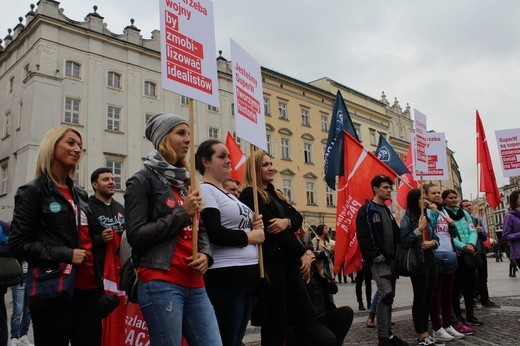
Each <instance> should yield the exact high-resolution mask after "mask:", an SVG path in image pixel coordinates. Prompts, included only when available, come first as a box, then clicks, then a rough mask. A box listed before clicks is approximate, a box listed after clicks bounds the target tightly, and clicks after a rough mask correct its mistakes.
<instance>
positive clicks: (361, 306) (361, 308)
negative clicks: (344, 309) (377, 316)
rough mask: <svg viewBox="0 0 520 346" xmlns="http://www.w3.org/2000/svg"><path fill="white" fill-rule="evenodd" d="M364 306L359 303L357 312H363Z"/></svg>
mask: <svg viewBox="0 0 520 346" xmlns="http://www.w3.org/2000/svg"><path fill="white" fill-rule="evenodd" d="M365 310H366V309H365V306H364V305H363V303H359V311H365Z"/></svg>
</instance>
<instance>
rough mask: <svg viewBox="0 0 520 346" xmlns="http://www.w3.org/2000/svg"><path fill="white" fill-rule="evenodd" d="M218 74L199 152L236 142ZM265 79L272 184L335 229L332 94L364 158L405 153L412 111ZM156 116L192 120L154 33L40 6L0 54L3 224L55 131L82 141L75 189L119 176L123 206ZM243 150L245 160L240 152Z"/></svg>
mask: <svg viewBox="0 0 520 346" xmlns="http://www.w3.org/2000/svg"><path fill="white" fill-rule="evenodd" d="M217 69H218V79H219V98H220V107H218V108H216V107H212V106H208V105H206V104H203V103H200V102H197V101H195V102H194V120H195V130H194V131H192V132H193V134H192V139H193V140H194V141H195V145H197V144H198V143H200V142H201V141H203V140H205V139H208V138H215V139H219V140H222V141H224V140H225V138H226V134H227V132H228V131H229V132H231V133H234V128H235V125H234V123H235V119H234V114H233V113H234V105H233V94H232V90H233V88H232V71H231V67H230V62H229V61H228V60H226V59H225V58H224V57H223V56H219V57H217ZM262 78H263V92H264V110H265V114H266V134H267V142H268V146H269V153H270V154H271V155H272V156H273V160H274V163H275V167H276V169H277V170H278V173H279V174H278V175H277V178H276V181H275V185H276V187H277V188H279V189H281V190H282V191H284V193H285V194H286V195H287V196H289V197H290V199H291V201H292V203H293V204H294V206H295V207H296V208H297V209H298V210H299V211H300V212H302V214H303V215H304V216H305V219H306V221H307V222H308V225H311V224H320V223H325V224H327V225H330V226H333V225H334V224H335V212H336V193H335V191H332V190H330V189H328V188H327V187H326V184H325V181H324V173H323V157H324V148H325V143H326V140H327V135H328V128H329V125H330V120H331V116H332V115H331V113H332V106H333V102H334V97H335V94H336V92H337V90H340V91H341V93H342V95H343V97H344V98H345V101H346V104H347V107H348V109H349V112H350V115H351V117H352V120H353V122H354V124H355V125H356V129H357V131H358V135H359V137H360V138H361V140H362V143H363V144H364V145H365V146H366V147H367V148H368V149H369V150H371V151H375V149H376V147H377V143H378V139H379V133H382V134H384V135H386V136H387V138H389V141H390V143H391V144H392V145H393V146H394V148H395V149H396V150H397V151H398V152H399V153H401V154H403V155H405V154H406V150H407V149H408V142H407V141H408V139H407V136H408V135H409V133H410V132H411V124H412V123H411V120H410V114H409V113H410V112H409V107H407V109H406V110H405V111H404V112H403V111H402V110H401V109H400V107H399V106H398V104H396V103H394V104H393V105H391V106H390V105H389V103H388V102H387V101H386V98H385V97H382V99H381V100H378V99H375V98H372V97H370V96H367V95H365V94H363V93H361V92H359V91H356V90H354V89H352V88H349V87H347V86H346V85H343V84H341V83H339V82H336V81H334V80H332V79H330V78H321V79H319V80H316V81H313V82H311V83H306V82H303V81H299V80H297V79H294V78H292V77H290V76H287V75H284V74H282V73H280V72H276V71H274V70H271V69H268V68H265V67H263V68H262ZM159 112H170V113H174V114H179V115H182V116H184V117H185V118H186V119H187V118H188V99H187V98H186V97H183V96H181V95H178V94H175V93H171V92H168V91H164V90H163V89H162V87H161V72H160V41H159V31H157V30H154V31H153V32H152V33H151V37H150V38H148V39H146V38H143V36H142V35H141V32H140V30H139V29H138V28H137V27H136V26H134V24H133V20H131V21H130V20H129V24H128V26H126V27H125V28H122V34H117V33H114V32H111V31H109V30H108V29H107V26H106V23H105V21H104V18H103V17H102V15H101V14H100V13H98V12H97V9H96V8H95V7H94V10H93V12H91V13H89V14H87V16H86V17H85V20H84V21H77V20H74V19H71V18H68V17H67V16H66V15H65V14H64V12H63V11H62V10H61V9H60V8H59V2H57V1H52V0H41V1H39V2H38V7H37V8H31V9H29V11H28V13H27V14H26V16H25V21H24V20H22V21H20V23H19V24H18V25H17V26H15V27H14V30H13V31H12V32H10V33H9V35H8V36H7V37H5V39H4V42H3V43H2V44H0V117H1V118H0V125H1V126H2V128H1V132H0V136H1V138H0V218H1V219H3V220H10V218H11V217H12V211H13V207H14V194H15V193H16V189H17V188H18V186H20V185H22V184H24V183H26V182H27V181H29V180H31V179H32V178H33V175H34V169H35V163H36V156H37V152H38V146H39V142H40V140H41V138H42V136H43V134H44V133H45V132H46V131H47V130H48V129H49V128H51V127H53V126H57V125H67V126H71V127H73V128H75V129H76V130H78V131H79V132H80V133H81V134H82V136H83V142H84V145H83V149H84V153H83V157H82V160H81V162H80V165H79V168H78V171H77V173H76V176H75V179H76V182H77V183H78V184H79V185H80V186H83V187H84V188H85V189H86V190H87V192H89V193H93V191H92V189H91V186H90V173H91V172H92V171H93V170H94V169H96V168H98V167H102V166H108V167H110V168H112V169H113V171H114V173H115V176H116V181H117V193H116V196H115V198H116V199H117V200H119V201H120V202H123V193H124V188H125V181H126V179H128V178H129V177H130V176H131V175H132V174H133V173H134V172H136V171H137V170H139V169H140V168H141V167H142V159H141V158H142V157H143V156H145V155H146V154H147V153H148V152H149V150H150V149H151V144H150V143H149V142H148V141H147V140H146V139H145V138H144V128H145V122H146V120H147V119H148V118H149V117H150V116H152V115H153V114H156V113H159ZM240 145H241V146H242V149H243V151H244V152H245V153H246V154H247V153H249V148H248V146H247V143H240ZM459 176H460V174H459ZM367 183H368V180H367Z"/></svg>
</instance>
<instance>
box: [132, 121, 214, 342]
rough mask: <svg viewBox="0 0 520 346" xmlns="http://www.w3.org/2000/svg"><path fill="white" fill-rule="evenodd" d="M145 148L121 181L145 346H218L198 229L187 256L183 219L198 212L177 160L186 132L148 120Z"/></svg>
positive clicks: (203, 239)
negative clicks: (135, 168)
mask: <svg viewBox="0 0 520 346" xmlns="http://www.w3.org/2000/svg"><path fill="white" fill-rule="evenodd" d="M145 133H146V138H147V139H148V140H149V141H150V142H152V144H153V146H154V148H155V149H153V150H152V151H151V152H150V153H149V154H148V156H147V157H146V158H145V161H144V168H143V169H141V170H140V171H139V172H137V173H136V174H134V175H133V176H132V177H131V178H130V179H128V181H127V182H126V192H125V219H126V226H127V238H128V242H129V243H130V245H131V246H132V256H133V259H134V264H135V266H136V267H137V278H138V280H139V285H138V294H137V295H138V302H139V306H140V307H141V310H142V312H143V316H144V319H145V320H146V324H147V327H148V332H149V336H150V343H151V345H160V346H170V345H181V340H182V336H184V337H185V338H186V340H187V341H188V343H189V344H190V345H222V342H221V340H220V334H219V329H218V325H217V320H216V318H215V313H214V311H213V307H212V306H211V303H210V301H209V298H208V296H207V294H206V290H205V288H204V278H203V275H204V273H205V272H206V270H207V269H208V267H209V266H210V265H211V264H212V263H213V259H212V253H211V248H210V246H209V241H208V237H207V234H206V232H205V229H204V227H203V225H202V224H201V225H200V227H199V234H198V256H197V258H196V259H193V257H192V230H191V219H192V217H193V216H195V215H196V214H197V213H198V211H199V210H200V208H201V205H202V200H201V197H200V195H199V191H198V190H195V191H191V190H190V189H189V188H188V182H189V172H188V170H187V169H186V163H185V158H186V155H187V153H188V150H189V144H190V129H189V127H188V124H187V122H186V120H184V118H182V117H181V116H178V115H172V114H167V113H160V114H157V115H155V116H153V117H152V118H150V120H148V123H147V124H146V132H145Z"/></svg>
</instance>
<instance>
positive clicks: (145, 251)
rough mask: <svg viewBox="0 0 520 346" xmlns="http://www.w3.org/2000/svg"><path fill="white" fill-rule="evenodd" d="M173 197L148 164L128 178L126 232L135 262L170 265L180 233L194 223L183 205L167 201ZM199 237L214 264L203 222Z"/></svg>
mask: <svg viewBox="0 0 520 346" xmlns="http://www.w3.org/2000/svg"><path fill="white" fill-rule="evenodd" d="M150 184H153V186H151V185H150ZM152 193H153V196H152V195H151V194H152ZM172 199H173V200H174V201H176V199H177V198H176V197H175V195H174V194H173V191H172V188H171V187H170V186H169V185H168V184H166V183H164V182H163V181H162V180H161V179H159V177H158V176H157V174H156V173H155V172H153V171H152V170H150V169H148V168H143V169H142V170H140V171H139V172H137V173H136V174H134V175H133V176H132V177H131V178H130V179H128V181H127V182H126V192H125V223H126V233H127V238H128V242H129V244H130V245H131V246H132V256H133V258H134V260H135V261H136V262H134V263H136V266H138V267H147V268H157V269H162V270H169V269H170V266H171V260H172V257H173V254H174V252H175V244H176V243H177V236H178V235H179V232H180V231H182V229H183V228H184V227H186V226H189V225H190V224H191V218H190V216H189V215H188V214H187V213H186V211H185V210H184V208H181V207H179V206H174V207H173V208H172V207H170V206H169V204H170V205H171V203H167V201H171V200H172ZM175 204H177V203H175ZM198 240H199V241H198V250H199V252H201V253H204V254H206V255H207V256H208V265H209V266H211V265H212V264H213V258H212V252H211V248H210V246H209V240H208V235H207V234H206V231H205V229H204V225H203V224H202V222H201V223H200V225H199V239H198Z"/></svg>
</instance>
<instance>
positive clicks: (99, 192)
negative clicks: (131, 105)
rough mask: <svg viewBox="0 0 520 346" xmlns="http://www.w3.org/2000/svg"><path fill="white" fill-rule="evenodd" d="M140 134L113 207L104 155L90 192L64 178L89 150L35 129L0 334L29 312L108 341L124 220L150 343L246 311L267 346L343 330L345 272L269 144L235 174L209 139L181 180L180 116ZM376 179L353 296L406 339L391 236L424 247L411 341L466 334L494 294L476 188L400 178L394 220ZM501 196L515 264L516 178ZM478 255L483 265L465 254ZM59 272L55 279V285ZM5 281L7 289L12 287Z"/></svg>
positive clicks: (382, 335) (234, 326)
mask: <svg viewBox="0 0 520 346" xmlns="http://www.w3.org/2000/svg"><path fill="white" fill-rule="evenodd" d="M145 135H146V138H147V139H148V140H149V141H150V142H151V144H152V145H153V149H152V151H151V152H150V153H149V154H148V155H147V156H146V157H145V158H144V162H143V168H142V169H141V170H140V171H138V172H137V173H135V174H134V175H132V176H131V177H130V178H129V179H128V180H127V182H126V190H125V194H124V207H123V205H122V204H121V203H119V202H117V201H115V200H114V199H113V195H114V193H115V181H114V175H113V172H112V171H111V170H110V169H108V168H99V169H96V170H95V171H94V172H92V175H91V184H92V188H93V190H94V195H92V196H90V198H89V197H88V196H87V193H86V192H85V191H84V190H83V189H82V188H81V187H79V186H78V185H77V184H75V183H74V181H73V179H72V177H73V176H74V174H75V173H76V168H77V164H78V161H79V159H80V157H81V155H82V153H83V150H82V145H83V141H82V137H81V134H80V133H79V132H78V131H77V130H75V129H74V128H70V127H65V126H58V127H55V128H53V129H51V130H49V131H48V132H47V133H46V134H45V136H44V137H43V139H42V141H41V143H40V148H39V153H38V160H37V165H36V177H35V179H34V180H32V181H31V182H29V183H27V184H25V185H23V186H21V187H19V188H18V191H17V193H16V196H15V209H14V213H13V220H12V222H11V223H10V224H8V223H4V222H2V224H1V228H0V230H2V233H1V234H0V246H1V247H0V250H1V252H2V255H3V256H13V257H15V258H17V259H19V260H20V264H21V266H22V267H23V268H24V282H23V283H22V284H21V285H17V286H14V287H12V294H13V314H12V315H13V318H12V320H11V322H12V323H11V337H10V338H9V336H8V334H7V330H8V329H7V322H6V319H7V315H6V313H5V303H4V300H3V299H2V304H3V305H4V306H1V307H0V313H1V315H0V317H1V319H0V323H1V324H2V325H1V326H0V327H1V328H0V338H1V340H0V345H7V344H8V342H9V344H10V345H29V341H28V337H27V333H28V329H29V323H30V321H31V320H32V323H33V334H34V342H35V344H36V345H38V346H40V345H44V346H45V345H52V346H61V345H63V346H66V345H69V343H70V344H72V345H86V346H97V345H102V344H106V343H104V342H103V341H102V340H105V339H104V336H103V333H104V329H103V323H104V318H105V317H106V316H108V315H109V314H110V313H111V312H112V311H113V310H114V309H116V308H117V307H118V306H120V305H121V301H120V299H119V298H118V297H117V295H116V296H112V295H110V294H107V293H105V289H106V287H107V285H114V284H115V285H116V286H117V283H112V282H110V281H108V280H107V278H106V277H105V273H106V272H107V266H111V265H114V263H113V261H112V260H110V261H108V254H110V255H111V256H119V246H120V244H121V242H122V236H123V234H125V235H124V236H123V239H126V240H127V242H128V244H129V245H130V246H131V248H132V250H131V258H132V261H133V262H132V263H133V265H134V267H135V272H136V277H137V281H138V284H137V302H138V304H139V307H140V310H141V312H142V314H143V316H144V320H145V321H146V327H147V331H148V336H149V340H150V344H151V345H164V346H168V345H181V344H182V343H183V342H187V344H189V345H192V346H195V345H204V346H207V345H232V346H240V345H242V340H243V338H244V336H245V332H246V327H247V325H248V323H251V324H253V325H258V326H260V327H261V342H262V345H341V344H343V342H344V340H345V337H346V335H347V333H348V331H349V329H350V326H351V324H352V321H353V316H354V312H353V310H352V309H351V308H350V307H347V306H340V307H338V306H336V304H335V299H334V294H335V293H337V292H338V286H337V283H336V282H335V279H334V278H335V274H337V275H338V277H339V278H341V277H342V273H335V272H334V267H333V257H334V250H335V244H334V240H333V239H331V234H330V228H329V227H328V226H326V225H317V226H312V227H310V229H309V230H308V232H304V231H303V229H304V227H303V222H304V220H303V217H302V215H301V214H300V212H298V210H296V209H295V208H294V206H293V205H292V204H291V203H290V201H289V200H288V198H287V197H286V196H285V195H284V194H283V193H282V192H281V191H280V190H279V189H277V188H276V187H275V186H274V184H273V183H274V180H275V174H276V170H275V168H274V167H273V161H272V159H271V157H270V156H269V155H268V154H267V153H265V152H262V151H256V152H253V153H251V155H250V156H249V157H248V158H247V161H246V165H247V167H248V169H247V170H246V171H245V175H244V181H243V184H241V182H239V181H236V180H234V179H230V178H229V174H230V171H231V162H230V159H229V151H228V149H227V148H226V146H225V145H224V144H223V143H221V142H220V141H217V140H206V141H204V142H202V143H200V144H199V145H198V149H197V151H196V153H195V157H194V160H195V167H196V170H197V171H198V173H200V176H201V177H202V178H201V179H200V183H199V184H197V185H196V186H191V185H190V174H191V175H193V174H195V173H196V172H190V171H189V169H188V165H187V155H188V152H189V147H190V140H191V135H190V128H189V125H188V123H187V122H186V120H184V118H182V117H180V116H177V115H172V114H167V113H160V114H157V115H155V116H153V117H151V118H150V119H149V120H148V122H147V125H146V131H145ZM370 184H371V187H372V190H373V193H374V197H373V199H372V200H369V201H367V202H366V204H365V205H363V206H362V207H361V208H360V209H359V212H358V214H357V217H356V228H357V238H358V241H359V247H360V250H361V253H362V256H363V262H362V263H363V265H362V268H361V269H360V270H359V271H358V272H357V273H356V295H357V300H358V308H359V310H366V309H367V308H368V309H369V310H370V312H369V316H368V320H367V326H368V327H377V337H378V342H379V345H405V344H407V343H405V342H404V341H403V340H401V339H400V338H399V337H397V336H396V335H394V334H393V332H392V304H393V300H394V297H395V291H396V280H397V278H398V276H397V275H396V271H395V262H396V256H397V254H398V247H399V246H400V247H403V248H413V249H414V251H415V253H416V255H417V259H418V270H417V271H416V272H415V273H413V274H412V275H411V276H410V279H411V283H412V288H413V295H414V297H413V306H412V316H413V325H414V329H415V333H416V336H417V345H433V344H434V343H436V344H439V343H440V342H443V341H449V340H453V339H454V338H462V337H464V336H465V335H468V334H472V333H474V332H475V329H474V328H473V327H475V326H481V325H482V324H483V322H482V321H480V320H479V319H478V318H477V317H476V316H475V314H474V301H475V295H474V292H475V291H478V294H479V295H480V301H481V304H482V305H484V306H487V307H498V305H497V304H495V303H494V302H492V301H491V300H490V299H489V293H488V289H487V266H486V258H485V251H486V249H485V247H484V241H485V240H486V239H487V234H486V230H485V229H484V228H483V225H482V222H481V220H480V219H478V218H476V217H475V216H473V215H471V202H469V201H467V200H463V201H462V202H460V204H459V201H458V197H459V196H458V195H457V193H456V192H455V191H453V190H445V191H441V190H440V189H439V187H437V186H435V185H432V184H428V185H425V186H424V190H423V191H421V190H419V189H413V190H411V191H410V193H409V194H408V198H407V203H408V208H407V210H406V213H405V215H404V216H403V217H402V219H401V222H400V225H399V224H398V223H397V222H396V220H395V218H394V216H393V215H392V212H391V211H390V209H389V208H388V207H387V205H386V202H387V201H388V200H389V199H390V198H391V192H392V190H393V184H394V182H393V180H392V179H390V178H389V177H387V176H384V175H377V176H375V177H374V178H373V179H372V180H371V182H370ZM515 193H516V194H515ZM510 203H511V208H510V211H509V212H508V213H507V214H506V217H505V218H504V232H503V238H504V239H505V240H507V241H508V242H510V250H509V256H510V258H511V260H512V261H513V262H514V263H515V264H516V263H518V262H520V211H519V210H520V198H519V194H518V192H517V191H515V192H514V193H513V194H512V195H511V198H510ZM306 233H307V234H306ZM194 237H195V239H193V238H194ZM126 240H125V241H126ZM105 258H107V260H105ZM477 260H480V263H481V265H475V264H474V262H473V261H477ZM117 266H118V268H119V267H120V264H118V265H117ZM118 270H119V269H118ZM49 273H52V275H48V276H46V274H49ZM58 278H59V279H58ZM477 278H478V279H477ZM344 279H345V282H346V278H344ZM372 279H374V281H375V283H376V287H377V289H376V291H375V294H374V296H373V297H372V283H371V281H372ZM56 280H61V281H59V282H60V285H59V287H54V286H53V285H52V282H54V281H56ZM363 285H364V286H365V299H364V298H363V294H362V288H363ZM0 293H2V298H3V296H4V294H5V293H6V292H0ZM461 293H462V295H463V296H464V304H465V317H463V316H462V309H461V308H460V303H459V301H460V294H461ZM365 301H366V306H365ZM123 304H125V302H123ZM338 305H341V304H338ZM430 320H431V329H432V330H433V333H432V335H430V334H429V330H430V328H429V321H430ZM4 324H5V326H4ZM8 339H9V340H8ZM183 340H184V341H183ZM123 343H124V340H121V345H122V344H123Z"/></svg>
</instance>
